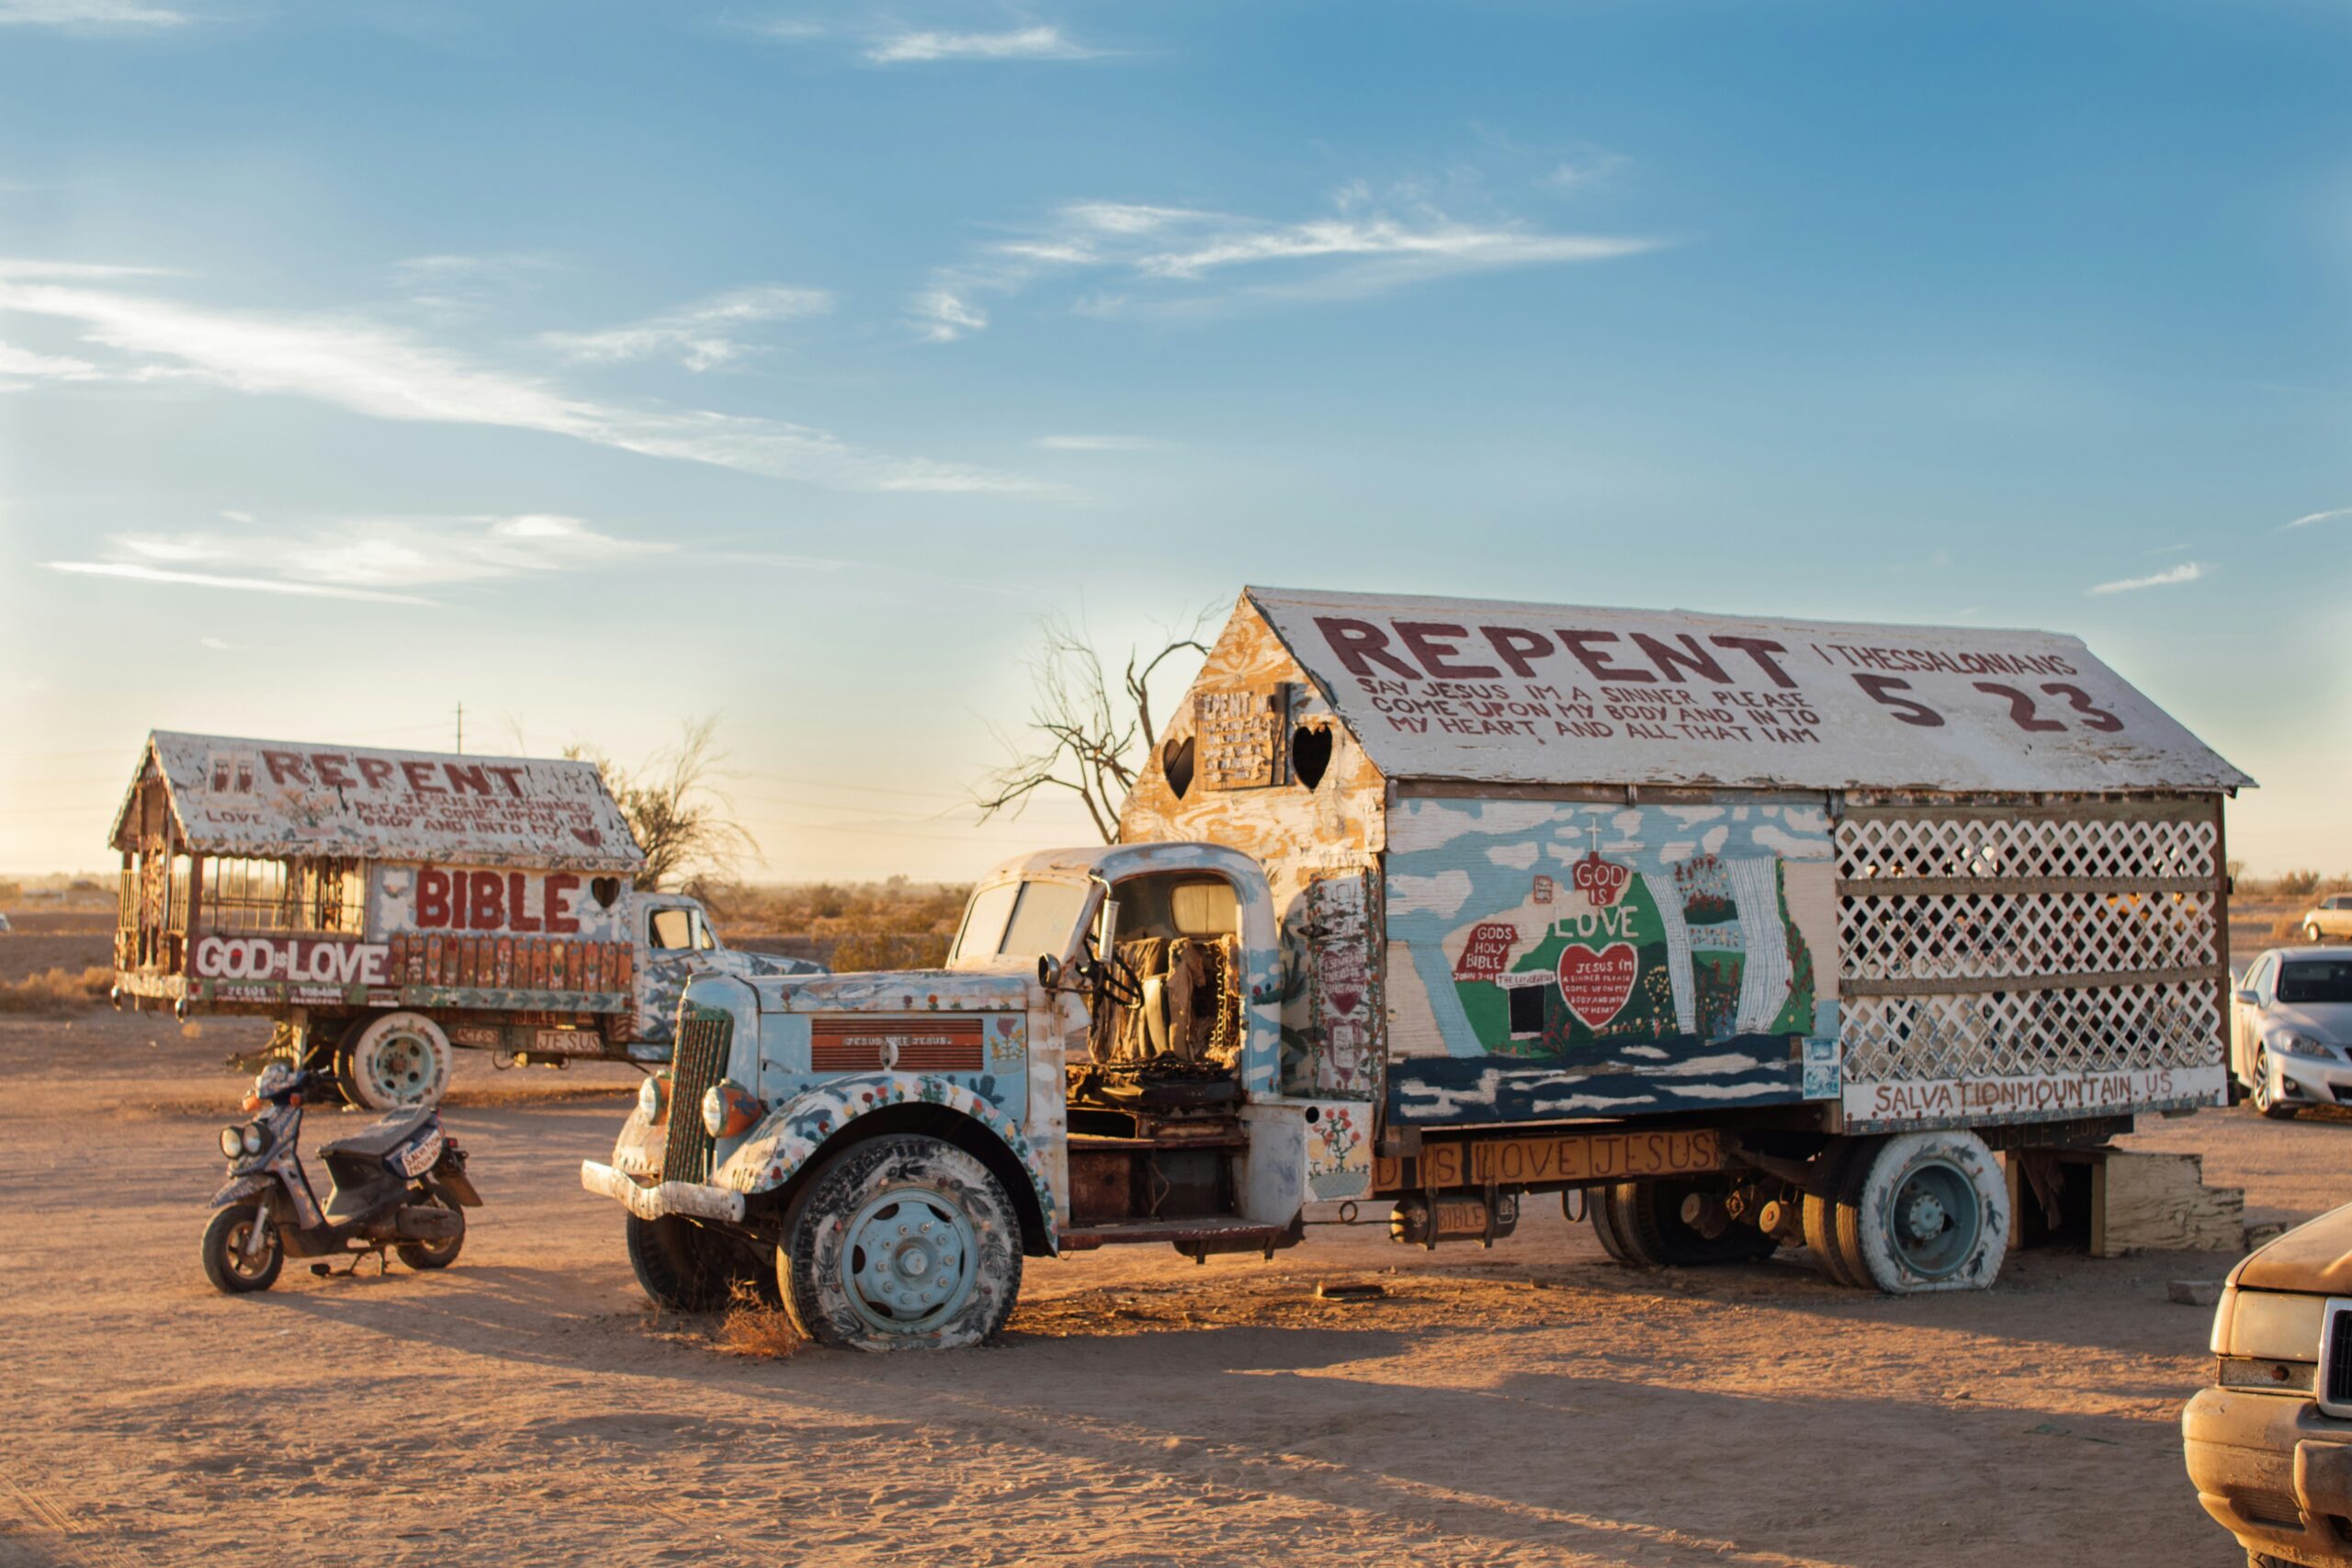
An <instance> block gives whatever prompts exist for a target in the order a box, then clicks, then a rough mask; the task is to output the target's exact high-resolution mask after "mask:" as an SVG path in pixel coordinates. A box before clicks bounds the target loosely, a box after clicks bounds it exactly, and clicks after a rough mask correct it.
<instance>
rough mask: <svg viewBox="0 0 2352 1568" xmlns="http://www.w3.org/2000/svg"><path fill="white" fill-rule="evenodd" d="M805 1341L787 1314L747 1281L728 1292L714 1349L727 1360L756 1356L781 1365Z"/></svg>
mask: <svg viewBox="0 0 2352 1568" xmlns="http://www.w3.org/2000/svg"><path fill="white" fill-rule="evenodd" d="M808 1343H809V1341H808V1340H807V1339H805V1338H803V1337H801V1333H800V1330H798V1329H797V1328H795V1327H794V1326H793V1325H792V1317H791V1314H788V1313H786V1311H785V1310H784V1309H783V1308H782V1307H780V1306H775V1305H773V1304H772V1303H769V1302H768V1301H766V1300H765V1299H764V1298H763V1297H762V1296H761V1294H760V1288H759V1287H758V1286H757V1285H755V1284H753V1283H752V1281H751V1280H736V1281H735V1288H734V1290H733V1291H732V1292H729V1301H728V1303H727V1315H726V1316H725V1317H724V1318H722V1319H720V1320H719V1325H718V1348H720V1349H722V1350H724V1351H726V1352H727V1353H728V1354H729V1355H730V1356H759V1357H762V1358H763V1359H767V1360H771V1361H781V1360H785V1359H787V1358H789V1357H791V1356H793V1355H795V1354H796V1353H797V1352H798V1351H799V1349H800V1348H801V1347H802V1346H804V1345H806V1344H808Z"/></svg>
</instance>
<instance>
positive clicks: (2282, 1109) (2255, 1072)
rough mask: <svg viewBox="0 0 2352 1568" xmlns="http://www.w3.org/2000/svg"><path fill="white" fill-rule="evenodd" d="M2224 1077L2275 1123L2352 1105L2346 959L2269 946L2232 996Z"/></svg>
mask: <svg viewBox="0 0 2352 1568" xmlns="http://www.w3.org/2000/svg"><path fill="white" fill-rule="evenodd" d="M2230 1076H2231V1077H2233V1078H2234V1079H2235V1080H2236V1081H2237V1083H2238V1084H2239V1085H2240V1086H2241V1087H2242V1088H2244V1089H2245V1093H2246V1098H2247V1099H2248V1100H2252V1101H2253V1103H2254V1108H2255V1109H2256V1111H2261V1112H2262V1114H2264V1115H2265V1116H2269V1117H2275V1118H2278V1119H2279V1120H2282V1121H2283V1120H2285V1119H2286V1118H2288V1117H2290V1116H2292V1115H2294V1113H2295V1112H2296V1111H2299V1110H2301V1109H2302V1108H2303V1107H2305V1106H2310V1105H2352V954H2347V953H2346V952H2345V951H2344V950H2343V949H2341V948H2322V947H2274V948H2272V949H2270V950H2269V951H2268V952H2267V953H2263V954H2262V955H2261V956H2259V957H2258V958H2256V960H2255V961H2254V963H2253V964H2252V965H2250V966H2249V967H2248V968H2247V970H2246V972H2245V978H2244V979H2242V980H2240V981H2239V982H2238V985H2237V989H2236V990H2234V991H2233V992H2232V993H2231V1006H2230Z"/></svg>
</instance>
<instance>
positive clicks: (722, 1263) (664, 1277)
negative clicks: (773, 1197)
mask: <svg viewBox="0 0 2352 1568" xmlns="http://www.w3.org/2000/svg"><path fill="white" fill-rule="evenodd" d="M732 1252H733V1249H732V1248H731V1247H729V1246H728V1245H727V1238H726V1237H725V1236H721V1235H713V1234H712V1233H711V1232H709V1231H707V1230H705V1229H703V1228H702V1227H701V1226H700V1225H698V1224H695V1222H694V1221H692V1220H690V1219H687V1218H686V1217H685V1216H684V1215H683V1214H664V1215H662V1217H661V1218H660V1219H658V1220H640V1219H639V1218H638V1217H637V1216H636V1215H635V1214H630V1215H628V1266H629V1270H630V1272H632V1273H634V1274H635V1275H636V1276H637V1283H638V1288H639V1290H642V1291H643V1292H645V1293H646V1294H647V1295H648V1296H650V1297H651V1298H652V1299H653V1304H654V1305H656V1306H659V1307H662V1308H665V1309H667V1310H668V1311H671V1312H717V1311H718V1310H719V1309H720V1308H721V1307H723V1306H725V1305H726V1304H727V1302H728V1298H729V1296H730V1295H732V1294H733V1292H734V1289H735V1281H736V1280H738V1279H740V1278H742V1277H743V1275H744V1273H745V1270H744V1269H742V1268H741V1266H740V1264H739V1263H738V1261H737V1260H736V1258H734V1257H733V1256H732Z"/></svg>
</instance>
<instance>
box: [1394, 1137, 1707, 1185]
mask: <svg viewBox="0 0 2352 1568" xmlns="http://www.w3.org/2000/svg"><path fill="white" fill-rule="evenodd" d="M1723 1168H1724V1142H1723V1134H1721V1133H1719V1132H1718V1131H1716V1130H1715V1129H1714V1128H1712V1127H1698V1128H1682V1129H1678V1130H1675V1131H1670V1132H1669V1131H1659V1132H1654V1133H1649V1132H1645V1133H1559V1134H1543V1135H1539V1136H1534V1137H1527V1136H1520V1137H1492V1138H1458V1139H1457V1138H1448V1139H1445V1140H1442V1141H1440V1140H1437V1139H1430V1140H1429V1141H1427V1142H1425V1143H1423V1144H1422V1145H1421V1152H1420V1154H1419V1156H1390V1155H1382V1156H1378V1157H1376V1158H1375V1159H1374V1161H1373V1176H1372V1187H1373V1190H1374V1191H1375V1192H1399V1191H1406V1190H1412V1189H1427V1190H1438V1189H1443V1188H1460V1187H1485V1186H1487V1185H1489V1184H1493V1185H1498V1186H1503V1187H1538V1188H1541V1187H1573V1186H1580V1185H1584V1184H1587V1183H1590V1182H1597V1181H1624V1180H1630V1179H1634V1178H1636V1177H1646V1176H1687V1175H1698V1174H1703V1173H1706V1172H1710V1171H1716V1170H1721V1169H1723Z"/></svg>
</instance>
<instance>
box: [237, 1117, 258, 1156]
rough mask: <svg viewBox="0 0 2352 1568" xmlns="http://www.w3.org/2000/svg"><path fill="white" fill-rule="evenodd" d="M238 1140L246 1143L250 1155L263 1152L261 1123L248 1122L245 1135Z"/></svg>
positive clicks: (246, 1149) (246, 1151) (246, 1150)
mask: <svg viewBox="0 0 2352 1568" xmlns="http://www.w3.org/2000/svg"><path fill="white" fill-rule="evenodd" d="M238 1141H239V1142H240V1143H242V1144H243V1145H245V1153H247V1154H249V1155H257V1154H259V1153H261V1126H260V1124H259V1123H258V1122H248V1123H247V1124H246V1126H245V1130H244V1134H243V1136H242V1137H241V1138H240V1139H239V1140H238Z"/></svg>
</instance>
